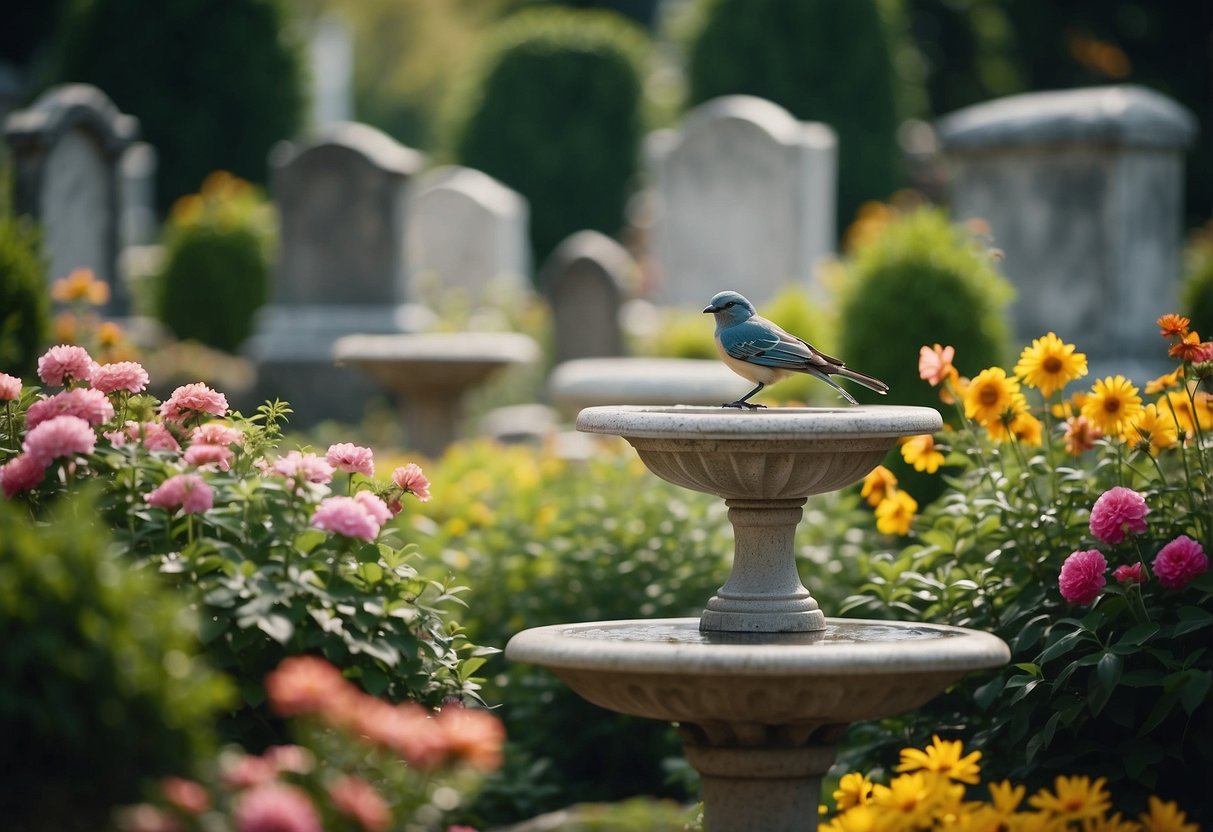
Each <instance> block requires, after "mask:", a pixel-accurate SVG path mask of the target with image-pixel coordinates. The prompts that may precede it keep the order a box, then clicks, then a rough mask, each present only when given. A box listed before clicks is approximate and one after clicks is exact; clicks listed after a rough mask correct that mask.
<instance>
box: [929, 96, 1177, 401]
mask: <svg viewBox="0 0 1213 832" xmlns="http://www.w3.org/2000/svg"><path fill="white" fill-rule="evenodd" d="M938 127H939V136H940V139H941V141H942V145H943V148H944V151H945V153H946V156H947V160H948V163H949V165H950V167H951V172H952V184H951V202H952V213H953V216H954V217H955V218H956V219H957V220H965V219H969V218H974V217H976V218H981V219H984V220H985V221H986V222H988V223H989V226H990V230H991V234H992V236H993V239H994V245H995V246H997V247H998V248H999V249H1001V250H1002V251H1003V252H1004V253H1005V258H1004V259H1003V262H1002V268H1003V271H1004V272H1005V273H1006V275H1007V276H1008V277H1009V278H1010V279H1011V281H1012V282H1013V283H1014V284H1015V287H1016V292H1017V298H1016V301H1015V305H1014V309H1013V315H1014V329H1015V333H1016V336H1017V337H1018V339H1019V341H1020V342H1021V343H1024V344H1026V343H1029V342H1030V340H1031V339H1032V338H1037V337H1039V336H1041V335H1043V334H1045V333H1046V332H1049V331H1053V332H1056V333H1057V334H1058V336H1060V337H1061V338H1063V339H1064V340H1067V341H1070V342H1073V343H1075V344H1077V345H1078V346H1079V348H1080V349H1081V350H1082V351H1084V352H1086V353H1087V356H1088V359H1089V360H1090V363H1091V375H1092V376H1093V377H1097V376H1102V375H1105V374H1107V373H1109V372H1114V373H1124V374H1126V375H1130V376H1132V377H1134V378H1135V379H1137V380H1139V381H1140V380H1142V379H1144V378H1149V377H1152V376H1153V375H1157V373H1158V371H1159V370H1160V369H1161V367H1160V365H1159V364H1157V363H1156V362H1157V361H1165V353H1164V352H1163V351H1162V342H1161V341H1160V339H1159V338H1158V330H1157V327H1155V325H1154V321H1155V319H1156V318H1157V317H1158V316H1159V315H1161V314H1163V313H1165V312H1172V311H1175V310H1176V303H1177V290H1176V287H1177V284H1178V276H1179V269H1180V259H1179V258H1180V246H1181V243H1182V235H1183V227H1182V210H1183V199H1182V196H1183V194H1182V185H1183V165H1184V158H1183V154H1184V150H1185V148H1186V147H1187V146H1188V145H1189V144H1191V142H1192V140H1193V138H1194V137H1195V135H1196V120H1195V119H1194V118H1193V116H1192V114H1191V113H1189V112H1188V111H1187V110H1185V109H1184V108H1183V107H1181V106H1180V105H1179V104H1177V103H1176V102H1174V101H1172V100H1170V99H1169V98H1166V97H1164V96H1162V95H1159V94H1158V93H1156V92H1153V91H1151V90H1148V89H1145V88H1143V87H1139V86H1132V85H1126V86H1109V87H1093V88H1086V89H1074V90H1065V91H1060V92H1040V93H1029V94H1025V95H1015V96H1010V97H1008V98H1000V99H996V100H994V101H989V102H986V103H983V104H978V105H975V106H972V107H968V108H966V109H963V110H959V111H957V112H955V113H952V114H951V115H948V116H946V117H944V118H943V119H941V120H940V122H939V125H938Z"/></svg>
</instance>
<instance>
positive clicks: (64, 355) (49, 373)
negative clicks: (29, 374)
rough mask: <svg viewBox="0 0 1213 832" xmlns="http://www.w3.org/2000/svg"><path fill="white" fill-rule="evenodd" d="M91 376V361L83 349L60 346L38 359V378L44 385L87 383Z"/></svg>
mask: <svg viewBox="0 0 1213 832" xmlns="http://www.w3.org/2000/svg"><path fill="white" fill-rule="evenodd" d="M92 375H93V359H92V357H91V356H90V355H89V354H88V351H87V350H86V349H84V347H76V346H72V345H70V344H60V345H59V346H57V347H51V348H50V349H49V350H47V351H46V352H45V353H44V354H43V355H42V357H41V358H39V359H38V378H40V379H42V381H43V382H45V383H46V384H67V383H68V382H71V381H88V380H89V379H90V378H91V377H92Z"/></svg>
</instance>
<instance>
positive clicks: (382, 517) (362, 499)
mask: <svg viewBox="0 0 1213 832" xmlns="http://www.w3.org/2000/svg"><path fill="white" fill-rule="evenodd" d="M354 499H355V500H357V501H358V503H359V504H360V505H361V506H362V507H363V508H364V509H366V512H367V514H369V515H371V517H372V518H373V519H374V520H375V522H376V523H378V524H379V525H381V526H382V525H383V524H384V523H386V522H387V521H389V520H391V519H392V517H394V516H395V515H393V514H392V512H391V510H390V509H388V507H387V503H385V502H383V500H381V499H379V498H378V497H376V496H375V495H374V494H372V493H371V492H369V491H359V492H358V493H357V494H355V495H354Z"/></svg>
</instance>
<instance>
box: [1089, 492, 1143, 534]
mask: <svg viewBox="0 0 1213 832" xmlns="http://www.w3.org/2000/svg"><path fill="white" fill-rule="evenodd" d="M1149 513H1150V508H1149V506H1147V505H1146V498H1145V497H1143V496H1141V495H1140V494H1138V493H1137V492H1136V491H1134V490H1133V489H1131V488H1123V487H1121V486H1119V485H1118V486H1116V487H1115V488H1109V489H1108V490H1107V491H1105V492H1104V493H1103V494H1101V495H1100V496H1099V499H1098V500H1096V501H1095V505H1093V506H1091V523H1090V527H1091V534H1093V535H1095V536H1096V537H1097V538H1099V539H1100V540H1102V541H1103V542H1104V543H1110V544H1112V545H1115V544H1117V543H1119V542H1120V541H1122V540H1124V539H1125V535H1126V534H1130V533H1131V534H1141V533H1142V532H1144V531H1145V530H1146V515H1147V514H1149Z"/></svg>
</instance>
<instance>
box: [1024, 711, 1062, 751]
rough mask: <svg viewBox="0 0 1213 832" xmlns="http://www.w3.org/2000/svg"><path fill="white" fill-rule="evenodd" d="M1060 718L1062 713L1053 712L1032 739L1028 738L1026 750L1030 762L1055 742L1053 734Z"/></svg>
mask: <svg viewBox="0 0 1213 832" xmlns="http://www.w3.org/2000/svg"><path fill="white" fill-rule="evenodd" d="M1060 720H1061V714H1059V713H1056V714H1053V716H1051V717H1049V721H1048V722H1046V723H1045V727H1044V728H1041V729H1040V730H1039V731H1038V732H1036V734H1034V735H1033V736H1032V738H1031V739H1030V740H1028V744H1027V745H1026V746H1025V748H1024V751H1025V753H1026V755H1027V758H1028V761H1029V762H1030V761H1032V760H1034V759H1035V758H1036V756H1037V755H1038V754H1039V753H1040V752H1041V751H1043V750H1044V749H1046V748H1048V747H1049V744H1050V743H1051V742H1053V735H1054V734H1055V733H1056V731H1057V723H1058V722H1059V721H1060Z"/></svg>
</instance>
